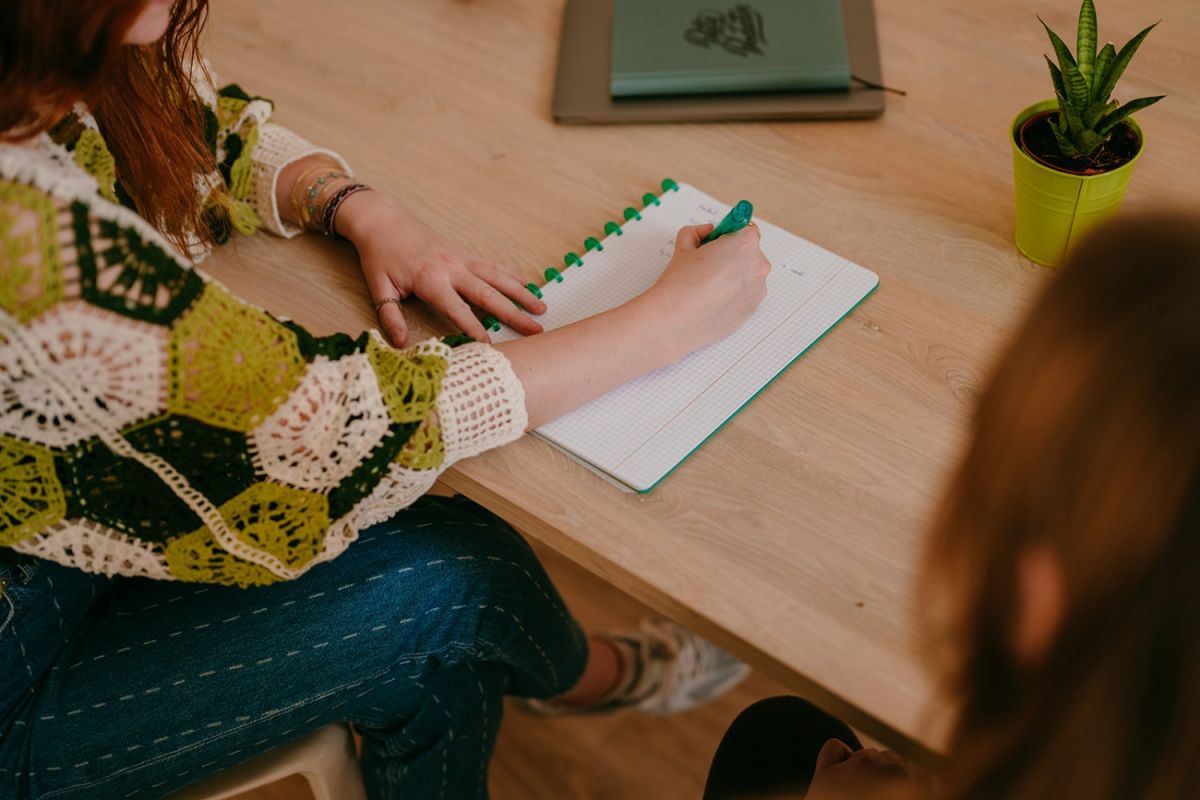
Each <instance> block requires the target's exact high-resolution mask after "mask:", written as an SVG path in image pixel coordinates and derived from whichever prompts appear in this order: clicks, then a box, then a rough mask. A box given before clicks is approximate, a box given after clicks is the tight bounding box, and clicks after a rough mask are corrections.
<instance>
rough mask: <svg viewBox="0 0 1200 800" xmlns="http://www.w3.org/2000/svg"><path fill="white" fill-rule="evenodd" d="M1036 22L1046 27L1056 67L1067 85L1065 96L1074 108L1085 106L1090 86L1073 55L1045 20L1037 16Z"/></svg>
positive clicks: (1089, 97)
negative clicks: (1056, 60)
mask: <svg viewBox="0 0 1200 800" xmlns="http://www.w3.org/2000/svg"><path fill="white" fill-rule="evenodd" d="M1038 22H1041V23H1042V27H1043V28H1045V29H1046V34H1047V35H1048V36H1049V37H1050V44H1051V45H1053V47H1054V54H1055V55H1056V56H1058V67H1059V69H1060V70H1062V77H1063V83H1064V84H1066V87H1067V91H1066V95H1067V98H1068V99H1069V100H1070V101H1071V103H1073V104H1074V105H1075V107H1076V108H1086V107H1087V104H1088V102H1089V101H1090V100H1091V87H1089V86H1088V82H1087V79H1086V78H1084V77H1083V73H1081V72H1080V71H1079V66H1078V65H1077V64H1076V63H1075V57H1074V56H1072V55H1071V51H1070V50H1069V49H1067V44H1066V42H1064V41H1063V40H1062V39H1061V38H1059V36H1058V34H1057V33H1055V32H1054V31H1052V30H1050V26H1049V25H1047V24H1046V22H1045V20H1043V19H1042V18H1041V17H1038Z"/></svg>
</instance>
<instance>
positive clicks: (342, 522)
mask: <svg viewBox="0 0 1200 800" xmlns="http://www.w3.org/2000/svg"><path fill="white" fill-rule="evenodd" d="M33 183H34V184H36V181H34V182H33ZM86 188H87V187H86V184H84V189H86ZM0 394H2V395H3V397H4V403H3V404H2V405H0V545H2V546H8V547H11V548H13V549H15V550H19V551H21V552H24V553H31V554H35V555H38V556H41V557H44V558H48V559H52V560H54V561H58V562H60V563H63V564H67V565H71V566H75V567H78V568H81V569H84V570H89V571H93V572H100V573H107V574H124V575H141V576H147V577H151V578H159V579H174V580H183V581H201V582H210V583H220V584H236V585H241V586H246V585H251V584H263V583H269V582H272V581H277V580H281V579H289V578H295V577H297V576H298V575H300V574H302V573H304V572H305V571H306V570H308V569H309V568H311V567H312V566H313V565H315V564H317V563H319V562H321V561H326V560H328V559H331V558H333V557H335V556H336V555H338V554H339V553H340V552H341V551H342V550H344V549H345V548H346V546H347V545H348V544H349V543H350V542H351V541H353V540H354V538H355V537H356V535H357V531H358V530H359V529H361V528H362V527H364V526H366V525H369V524H372V523H374V522H378V521H380V520H383V519H385V518H387V517H389V516H391V515H392V514H394V513H395V512H396V511H397V510H399V509H400V508H402V507H404V506H405V505H407V504H409V503H410V502H412V501H413V500H414V499H416V498H417V497H418V496H419V495H421V494H422V493H423V492H424V491H425V490H426V489H428V488H429V486H430V485H431V484H432V483H433V481H434V479H435V477H436V475H437V474H438V473H439V472H440V471H441V470H443V469H445V468H446V467H447V466H448V465H449V464H450V463H452V462H453V461H455V460H457V459H460V458H466V457H468V456H470V455H473V454H476V453H479V452H481V451H483V450H485V449H487V448H489V447H495V446H497V445H500V444H504V443H505V442H508V441H511V440H513V439H515V438H517V437H518V436H519V435H520V434H521V432H522V431H523V430H524V428H525V425H526V421H527V418H526V414H525V403H524V393H523V390H522V387H521V384H520V382H519V381H518V380H517V378H516V376H515V375H514V373H513V371H512V369H511V367H510V365H509V364H508V362H507V360H506V359H505V358H504V356H503V355H501V354H500V353H499V352H498V351H497V350H495V349H493V348H491V347H489V346H486V345H482V344H476V343H470V344H465V345H462V346H458V347H453V348H452V347H450V346H449V345H448V344H446V343H443V342H440V341H437V340H431V341H427V342H424V343H422V344H419V345H417V346H416V347H413V348H410V349H407V350H395V349H393V348H391V347H390V346H388V345H387V344H386V343H385V342H384V341H383V340H382V339H380V338H379V336H378V335H377V334H374V333H371V334H363V335H361V336H359V337H357V338H352V337H350V336H347V335H344V334H338V335H334V336H327V337H317V336H313V335H311V334H310V333H308V332H307V331H306V330H304V329H303V328H302V327H301V326H299V325H297V324H295V323H292V322H288V321H282V320H279V319H277V318H275V317H272V316H271V315H270V314H268V313H266V312H265V311H263V310H261V309H258V308H255V307H254V306H251V305H249V304H247V303H244V302H242V301H241V300H239V299H238V298H236V297H234V296H233V295H232V294H230V292H228V291H227V290H226V289H225V288H223V287H222V286H220V285H219V284H218V283H216V282H215V281H213V280H210V279H208V278H207V277H206V276H204V275H203V274H202V273H200V272H199V271H197V270H194V269H191V268H189V267H188V266H186V265H185V263H184V261H183V259H182V258H181V257H179V256H178V255H176V254H175V253H174V251H172V250H171V248H170V247H169V245H167V244H166V243H165V242H164V241H163V240H162V239H161V238H160V237H159V236H158V235H157V233H156V232H155V231H154V230H153V229H152V228H151V227H150V226H149V225H147V224H146V223H145V222H144V221H143V220H142V219H141V218H139V217H137V215H136V214H133V213H132V212H130V211H129V210H128V209H125V208H122V207H120V206H118V205H116V204H113V203H108V202H104V201H101V200H99V198H98V197H96V195H95V194H94V186H93V191H92V194H91V195H90V196H89V195H88V194H87V192H86V191H84V190H82V189H81V190H80V191H78V192H75V191H72V190H70V188H69V187H68V188H67V189H62V190H60V189H58V188H49V189H48V188H46V187H38V186H37V185H30V184H29V183H25V182H19V181H10V180H4V179H0Z"/></svg>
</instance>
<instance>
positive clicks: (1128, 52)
mask: <svg viewBox="0 0 1200 800" xmlns="http://www.w3.org/2000/svg"><path fill="white" fill-rule="evenodd" d="M1155 25H1158V23H1157V22H1156V23H1154V25H1151V26H1149V27H1147V28H1145V29H1143V30H1142V32H1141V33H1139V34H1138V35H1137V36H1135V37H1133V38H1132V39H1130V40H1129V41H1128V42H1126V43H1125V46H1124V47H1122V48H1121V52H1119V53H1117V55H1116V56H1115V57H1114V58H1113V61H1112V64H1111V65H1109V68H1108V74H1107V75H1106V76H1105V77H1104V84H1103V85H1102V86H1101V87H1100V91H1099V92H1097V93H1096V97H1103V98H1105V99H1107V98H1108V96H1109V95H1110V94H1112V90H1113V89H1114V88H1115V87H1116V85H1117V81H1119V80H1120V79H1121V73H1123V72H1124V71H1125V68H1126V67H1127V66H1129V62H1130V61H1131V60H1132V59H1133V54H1134V53H1136V52H1137V49H1138V48H1139V47H1140V46H1141V44H1142V40H1143V39H1145V38H1146V34H1148V33H1150V31H1152V30H1154V26H1155Z"/></svg>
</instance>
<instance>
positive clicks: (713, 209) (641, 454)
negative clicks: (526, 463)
mask: <svg viewBox="0 0 1200 800" xmlns="http://www.w3.org/2000/svg"><path fill="white" fill-rule="evenodd" d="M729 209H730V206H729V205H728V204H726V203H722V202H721V201H719V200H716V199H714V198H712V197H709V196H708V195H707V194H705V193H704V192H702V191H700V190H699V189H697V188H695V187H693V186H690V185H688V184H676V183H675V182H674V181H671V180H665V181H663V186H662V193H661V194H654V193H648V194H646V195H645V196H644V197H643V198H642V207H641V208H634V207H630V208H627V209H625V212H624V217H625V219H624V222H621V223H618V222H616V221H610V222H608V223H607V224H606V225H605V226H604V232H605V234H606V235H605V237H604V238H603V239H599V238H596V237H589V238H588V239H586V240H585V242H584V248H583V251H582V253H574V252H572V253H567V255H566V256H565V257H564V259H563V264H564V266H563V267H562V268H561V269H560V268H551V269H548V270H546V274H545V276H546V283H545V285H544V286H542V287H541V289H540V291H541V292H542V296H543V299H544V300H545V301H546V305H547V306H548V310H547V311H546V313H545V314H543V315H542V316H541V317H538V321H539V322H541V323H542V325H543V327H544V328H545V329H546V330H553V329H554V328H559V327H562V326H564V325H569V324H570V323H572V322H575V321H577V320H580V319H584V318H586V317H590V316H593V315H595V314H598V313H600V312H602V311H607V310H608V309H610V308H614V307H616V306H619V305H621V304H622V303H624V302H626V301H627V300H630V299H632V298H633V297H636V296H637V295H639V294H641V293H642V292H644V291H645V290H646V289H649V288H650V287H651V286H652V285H653V284H654V282H655V280H657V279H658V276H659V275H660V274H661V273H662V271H663V269H664V268H665V267H666V265H667V262H668V261H669V260H670V258H671V255H672V253H673V252H674V248H675V235H676V233H677V232H678V230H679V228H681V227H683V226H684V225H697V224H701V223H705V222H713V223H715V222H716V221H718V220H719V219H721V217H723V216H724V215H725V214H726V213H727V212H728V211H729ZM755 221H756V222H757V223H758V226H759V228H760V230H761V231H762V248H763V252H764V253H766V255H767V258H768V259H770V261H771V265H772V266H771V272H770V274H769V275H768V277H767V296H766V299H764V300H763V302H762V305H760V306H759V308H758V310H757V311H755V313H754V314H753V316H751V317H750V319H749V320H747V321H746V323H745V324H744V325H742V327H741V328H739V329H738V330H737V331H735V332H734V333H733V334H731V335H730V336H728V337H726V338H725V339H722V340H721V341H719V342H717V343H715V344H712V345H709V346H708V347H705V348H704V349H702V350H697V351H696V352H694V353H692V354H691V355H689V356H688V357H686V358H684V359H683V360H682V361H680V362H678V363H676V364H674V365H672V366H670V367H666V368H663V369H660V370H657V371H655V372H651V373H649V374H647V375H643V376H642V377H640V378H637V379H635V380H633V381H630V382H629V383H627V384H625V385H623V386H620V387H618V388H616V389H613V390H612V391H610V392H608V393H607V394H605V395H603V396H602V397H599V398H597V399H596V400H593V401H592V402H591V403H588V404H587V405H585V406H582V407H580V408H578V409H576V410H575V411H572V412H571V413H569V414H566V415H565V416H562V417H559V418H558V419H556V420H554V421H553V422H551V423H549V424H547V425H543V426H542V427H540V428H538V429H537V430H536V431H535V433H536V435H538V436H539V437H541V438H542V439H545V440H546V441H547V442H549V443H551V444H552V445H554V446H555V447H557V448H559V449H561V450H563V451H564V452H566V453H567V454H569V455H571V456H572V457H574V458H575V459H577V460H579V461H581V462H582V463H584V464H585V465H586V466H588V467H590V468H591V469H592V470H593V471H596V472H598V473H599V474H601V475H602V476H605V477H608V478H610V479H611V480H613V481H615V482H616V483H617V484H618V485H620V486H621V487H623V488H626V489H632V490H636V491H638V492H648V491H650V490H651V489H652V488H654V487H655V486H656V485H657V484H658V483H659V482H660V481H661V480H662V479H663V478H665V477H666V476H667V475H668V474H670V473H671V472H672V471H673V470H674V469H675V468H676V467H677V466H679V464H680V463H681V462H683V461H684V459H686V458H687V457H688V456H689V455H690V454H691V453H692V452H693V451H694V450H696V448H698V447H699V446H700V445H701V444H703V443H704V442H705V441H707V440H708V439H709V438H710V437H711V436H712V435H713V434H714V433H716V431H717V430H718V429H719V428H720V427H721V426H722V425H724V424H725V422H727V421H728V420H729V419H730V418H731V417H733V415H734V414H736V413H737V412H738V411H740V410H741V409H742V408H743V407H744V406H745V405H746V404H747V403H748V402H750V400H751V399H753V398H754V396H755V395H756V394H758V393H759V392H760V391H762V389H763V388H764V387H765V386H766V385H767V384H769V383H770V382H771V381H772V380H774V379H775V377H776V376H778V375H779V374H780V373H781V372H783V370H784V369H786V368H787V367H788V366H789V365H790V364H791V363H792V362H793V361H795V360H796V359H797V358H799V357H800V356H801V355H802V354H803V353H804V352H805V351H806V350H808V348H809V347H811V346H812V345H813V344H815V343H816V341H817V340H818V339H820V338H821V337H822V336H823V335H825V333H826V332H827V331H829V329H830V328H832V327H833V326H834V325H836V324H837V323H838V321H840V320H841V319H842V318H843V317H845V316H846V315H847V314H849V313H850V312H851V311H852V310H853V309H854V307H855V306H857V305H858V304H859V303H860V302H862V300H863V299H864V298H865V297H866V296H867V295H869V294H870V293H871V292H872V291H873V290H874V289H875V287H876V286H878V285H879V278H878V277H877V276H876V275H875V273H873V272H871V271H869V270H866V269H863V268H862V267H860V266H858V265H857V264H854V263H851V262H850V261H848V260H847V259H845V258H842V257H841V256H838V255H835V254H833V253H831V252H829V251H828V250H825V249H823V248H821V247H818V246H817V245H815V244H813V243H812V242H809V241H806V240H804V239H802V238H800V237H799V236H795V235H793V234H791V233H788V232H787V231H785V230H783V229H782V228H778V227H776V226H774V225H772V224H770V223H769V222H766V221H764V220H761V219H757V220H755ZM486 322H487V324H488V325H489V327H490V328H491V330H492V340H493V341H497V342H502V341H506V340H509V339H515V338H517V337H519V336H520V334H518V333H516V332H515V331H513V330H511V329H510V328H508V327H507V326H504V325H502V324H500V323H498V322H496V321H495V320H494V319H491V318H489V319H487V320H486Z"/></svg>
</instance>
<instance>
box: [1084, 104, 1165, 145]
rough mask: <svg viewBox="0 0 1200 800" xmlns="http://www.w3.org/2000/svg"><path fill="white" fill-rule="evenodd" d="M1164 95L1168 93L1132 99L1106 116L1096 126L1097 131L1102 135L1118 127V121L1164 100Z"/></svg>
mask: <svg viewBox="0 0 1200 800" xmlns="http://www.w3.org/2000/svg"><path fill="white" fill-rule="evenodd" d="M1164 97H1166V95H1163V94H1159V95H1155V96H1154V97H1139V98H1138V99H1137V100H1130V101H1129V102H1128V103H1126V104H1125V105H1123V106H1121V107H1120V108H1118V109H1116V110H1115V111H1113V112H1111V113H1109V114H1108V116H1106V117H1104V119H1103V120H1102V121H1101V122H1100V124H1099V125H1098V126H1096V133H1097V134H1099V135H1100V136H1104V135H1105V134H1107V133H1108V132H1109V131H1111V130H1112V129H1113V128H1114V127H1116V125H1117V123H1118V122H1120V121H1121V120H1123V119H1125V118H1126V117H1128V116H1129V115H1130V114H1132V113H1133V112H1135V111H1140V110H1142V109H1143V108H1145V107H1146V106H1152V105H1154V104H1155V103H1157V102H1158V101H1159V100H1162V99H1163V98H1164ZM1113 105H1116V103H1113Z"/></svg>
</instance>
